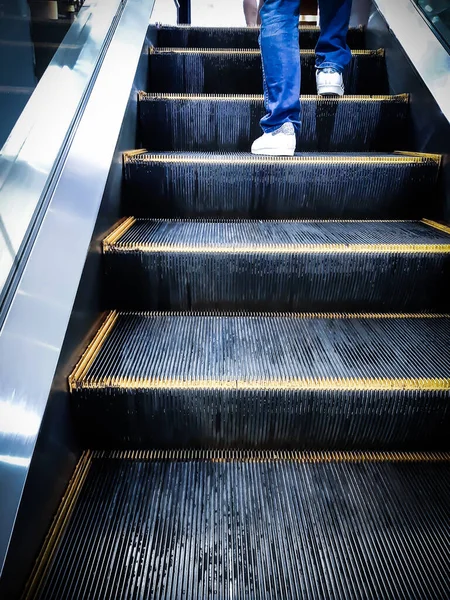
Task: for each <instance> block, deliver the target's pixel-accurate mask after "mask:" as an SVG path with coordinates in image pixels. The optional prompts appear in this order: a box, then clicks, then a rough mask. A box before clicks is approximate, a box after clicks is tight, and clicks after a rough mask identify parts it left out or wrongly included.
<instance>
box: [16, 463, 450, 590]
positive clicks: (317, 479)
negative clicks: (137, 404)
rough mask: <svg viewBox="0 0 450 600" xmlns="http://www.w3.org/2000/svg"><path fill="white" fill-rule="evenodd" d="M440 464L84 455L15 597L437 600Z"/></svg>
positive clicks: (443, 553)
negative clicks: (68, 498)
mask: <svg viewBox="0 0 450 600" xmlns="http://www.w3.org/2000/svg"><path fill="white" fill-rule="evenodd" d="M82 460H85V461H86V458H85V457H83V459H82ZM449 461H450V457H449V455H448V454H441V455H435V454H428V455H427V454H420V453H415V454H392V455H389V454H388V453H383V454H382V453H370V454H362V453H360V454H354V455H351V454H348V453H339V452H336V453H326V452H323V453H320V454H317V453H309V454H306V455H301V454H299V453H282V454H278V453H270V452H265V453H235V452H197V453H195V452H182V453H181V452H178V453H177V452H143V453H139V452H126V453H120V452H110V453H108V452H102V453H95V454H94V455H93V456H92V455H89V456H88V458H87V466H85V467H84V469H85V471H86V475H85V476H84V478H83V479H82V481H79V480H77V481H75V482H73V483H72V485H71V487H73V488H75V490H76V493H77V494H78V499H77V501H76V504H75V505H74V506H73V507H70V508H68V509H65V510H64V509H62V510H61V511H60V516H61V518H62V519H65V520H66V524H65V526H64V527H63V528H62V534H61V535H60V537H59V538H58V537H57V536H53V535H50V536H49V539H48V543H47V545H46V546H45V550H46V552H44V553H43V559H42V560H41V561H40V562H39V563H38V565H37V567H36V570H35V579H34V581H33V584H31V585H30V587H29V588H28V595H27V596H26V597H27V598H29V599H31V598H36V599H42V600H46V599H48V598H60V599H65V598H110V599H111V600H112V599H117V600H122V599H123V598H131V597H133V598H135V597H136V598H145V599H149V598H160V599H161V600H162V599H166V598H167V599H169V598H171V599H174V600H175V599H179V598H202V599H205V600H206V599H211V600H212V599H213V598H220V599H224V598H239V599H242V600H254V599H255V598H258V599H260V600H274V599H283V600H295V599H298V598H310V599H315V600H321V599H322V598H328V597H335V598H436V599H437V598H439V599H441V598H442V599H444V598H448V597H449V595H450V586H449V579H448V568H447V567H448V555H449V551H450V543H449V534H448V521H449V517H450V514H449V505H450V493H449V490H450V485H449V484H450V468H449ZM55 531H56V532H58V529H57V527H56V528H55ZM55 538H56V540H55ZM58 539H59V540H60V542H59V544H58V543H57V540H58Z"/></svg>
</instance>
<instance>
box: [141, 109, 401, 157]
mask: <svg viewBox="0 0 450 600" xmlns="http://www.w3.org/2000/svg"><path fill="white" fill-rule="evenodd" d="M264 114H265V111H264V105H263V102H262V100H260V101H258V100H248V101H241V100H232V99H230V100H229V101H225V100H221V101H217V100H216V101H215V100H208V99H206V100H201V101H197V100H175V99H167V100H150V99H143V100H141V101H140V102H139V125H140V136H141V140H142V147H143V148H146V149H147V150H160V151H164V150H165V151H177V150H185V151H206V152H207V151H215V150H220V151H227V152H248V151H249V150H250V146H251V144H252V142H253V140H255V139H256V138H257V137H258V136H260V135H261V128H260V126H259V121H260V119H261V117H262V116H264ZM408 116H409V106H408V103H407V102H405V101H404V100H399V101H379V102H375V101H370V102H364V101H354V102H350V101H344V102H337V101H319V102H316V101H305V102H303V105H302V128H301V131H300V132H299V135H298V136H297V151H298V152H377V151H378V152H392V151H394V150H403V149H407V147H408V142H409V136H408V124H409V120H408Z"/></svg>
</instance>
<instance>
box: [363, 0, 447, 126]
mask: <svg viewBox="0 0 450 600" xmlns="http://www.w3.org/2000/svg"><path fill="white" fill-rule="evenodd" d="M374 3H375V5H376V6H377V7H378V9H379V11H380V13H381V14H382V16H383V17H384V18H385V20H386V21H387V23H388V24H389V28H390V30H391V31H392V32H393V34H394V35H395V37H396V38H397V39H398V41H399V43H400V44H401V45H402V46H403V49H404V51H405V52H406V54H407V55H408V58H409V60H410V61H411V62H412V64H413V66H414V67H415V68H416V70H417V72H418V73H419V75H420V77H421V78H422V79H423V81H424V83H425V84H426V86H427V87H428V89H429V90H430V92H431V93H432V95H433V97H434V98H435V100H436V102H437V104H438V106H439V107H440V109H441V111H442V112H443V114H444V115H445V116H446V118H447V120H449V121H450V54H448V52H447V50H446V48H445V47H444V46H443V45H442V44H441V42H440V40H439V39H438V38H437V37H436V36H435V34H434V33H433V31H432V30H431V29H430V27H428V25H427V24H426V23H425V21H424V19H423V17H422V15H421V14H420V13H419V11H418V10H417V8H416V6H415V4H413V2H411V0H395V2H392V0H375V2H374Z"/></svg>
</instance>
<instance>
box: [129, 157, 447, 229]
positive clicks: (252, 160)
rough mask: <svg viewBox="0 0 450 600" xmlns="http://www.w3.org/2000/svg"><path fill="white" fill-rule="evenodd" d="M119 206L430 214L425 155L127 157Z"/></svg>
mask: <svg viewBox="0 0 450 600" xmlns="http://www.w3.org/2000/svg"><path fill="white" fill-rule="evenodd" d="M124 163H125V179H126V202H127V205H126V208H127V212H128V214H132V215H134V216H137V217H147V216H151V217H155V216H158V217H193V216H203V217H219V216H229V217H231V216H232V217H237V216H239V217H252V218H292V217H295V218H316V219H319V218H347V219H348V218H355V219H361V218H362V219H364V218H366V219H370V218H385V219H386V218H420V217H422V216H423V206H424V205H425V204H426V206H427V214H428V215H430V216H432V215H433V210H434V207H435V201H436V198H437V197H438V194H437V193H436V181H437V177H438V172H439V164H440V157H438V156H432V155H400V154H394V155H392V154H390V155H366V156H364V155H363V154H357V155H351V154H344V155H336V154H328V155H327V154H316V155H314V154H312V155H302V154H299V155H297V156H295V157H294V158H281V157H264V156H253V155H251V154H226V153H225V154H202V153H188V152H187V153H181V152H180V153H164V152H158V153H152V154H146V153H142V152H141V153H138V152H136V153H129V154H126V155H125V157H124Z"/></svg>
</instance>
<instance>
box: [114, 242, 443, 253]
mask: <svg viewBox="0 0 450 600" xmlns="http://www.w3.org/2000/svg"><path fill="white" fill-rule="evenodd" d="M103 251H104V252H106V253H108V252H117V251H120V252H121V253H127V252H141V253H145V254H154V253H156V252H161V253H171V254H185V253H186V254H450V240H449V243H448V244H349V245H346V244H317V245H312V244H311V245H307V244H305V245H301V244H290V245H287V244H285V245H275V244H273V245H260V246H246V245H241V246H239V245H221V246H219V245H204V246H194V245H192V244H186V245H182V244H179V245H175V244H173V245H172V244H145V243H132V242H129V243H125V242H124V243H120V242H118V243H117V244H116V245H114V244H104V245H103Z"/></svg>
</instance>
